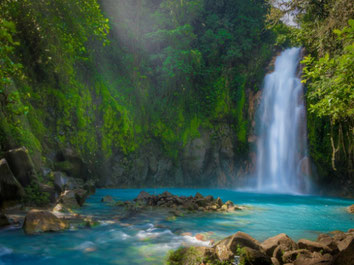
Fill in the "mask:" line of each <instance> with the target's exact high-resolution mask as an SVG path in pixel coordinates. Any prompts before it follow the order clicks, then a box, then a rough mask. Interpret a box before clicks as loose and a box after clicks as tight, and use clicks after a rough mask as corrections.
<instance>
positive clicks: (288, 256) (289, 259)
mask: <svg viewBox="0 0 354 265" xmlns="http://www.w3.org/2000/svg"><path fill="white" fill-rule="evenodd" d="M299 255H307V256H308V257H311V252H310V251H308V250H307V249H297V250H291V251H286V252H285V253H284V254H283V257H282V261H283V263H293V262H294V261H295V260H296V259H297V257H298V256H299Z"/></svg>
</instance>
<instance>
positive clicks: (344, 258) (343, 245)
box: [334, 235, 354, 265]
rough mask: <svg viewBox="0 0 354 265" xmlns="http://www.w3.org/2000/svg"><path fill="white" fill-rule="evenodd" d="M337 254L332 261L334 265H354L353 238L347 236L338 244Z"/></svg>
mask: <svg viewBox="0 0 354 265" xmlns="http://www.w3.org/2000/svg"><path fill="white" fill-rule="evenodd" d="M338 249H339V251H340V252H339V254H338V256H337V257H336V258H335V260H334V265H352V264H354V237H352V236H351V235H349V236H347V238H345V239H344V240H342V241H341V242H339V243H338Z"/></svg>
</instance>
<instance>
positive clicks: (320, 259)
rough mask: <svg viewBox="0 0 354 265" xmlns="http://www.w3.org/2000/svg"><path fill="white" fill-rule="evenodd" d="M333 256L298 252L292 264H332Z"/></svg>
mask: <svg viewBox="0 0 354 265" xmlns="http://www.w3.org/2000/svg"><path fill="white" fill-rule="evenodd" d="M332 264H333V257H332V256H331V255H330V254H328V253H327V254H325V255H322V254H320V253H318V252H314V253H312V254H311V256H308V254H300V255H298V257H297V259H296V260H295V262H294V265H332Z"/></svg>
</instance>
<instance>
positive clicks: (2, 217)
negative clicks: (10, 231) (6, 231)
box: [0, 213, 10, 227]
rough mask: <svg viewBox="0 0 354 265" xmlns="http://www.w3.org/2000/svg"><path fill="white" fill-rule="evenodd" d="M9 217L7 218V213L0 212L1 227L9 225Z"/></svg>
mask: <svg viewBox="0 0 354 265" xmlns="http://www.w3.org/2000/svg"><path fill="white" fill-rule="evenodd" d="M9 224H10V222H9V219H7V217H6V215H5V214H3V213H0V227H3V226H7V225H9Z"/></svg>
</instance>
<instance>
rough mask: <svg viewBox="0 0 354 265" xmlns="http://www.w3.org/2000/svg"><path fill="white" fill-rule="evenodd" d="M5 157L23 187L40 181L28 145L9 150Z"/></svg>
mask: <svg viewBox="0 0 354 265" xmlns="http://www.w3.org/2000/svg"><path fill="white" fill-rule="evenodd" d="M5 158H6V160H7V162H8V164H9V167H10V168H11V171H12V172H13V174H14V176H15V177H16V179H17V180H18V181H19V182H20V183H21V185H22V186H23V187H27V186H28V185H30V184H31V182H33V181H35V182H38V178H37V173H36V171H35V168H34V165H33V162H32V159H31V157H30V155H29V154H28V150H27V149H26V147H21V148H18V149H12V150H9V151H7V152H6V154H5Z"/></svg>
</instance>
